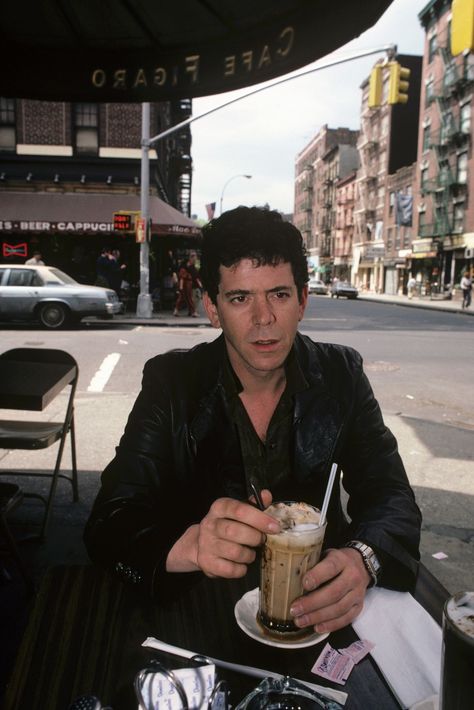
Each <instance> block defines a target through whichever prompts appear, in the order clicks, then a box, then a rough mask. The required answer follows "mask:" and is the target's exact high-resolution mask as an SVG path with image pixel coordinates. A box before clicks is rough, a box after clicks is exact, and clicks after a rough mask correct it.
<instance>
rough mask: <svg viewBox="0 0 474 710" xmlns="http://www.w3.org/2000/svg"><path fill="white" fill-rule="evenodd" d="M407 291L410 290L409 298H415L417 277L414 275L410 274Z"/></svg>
mask: <svg viewBox="0 0 474 710" xmlns="http://www.w3.org/2000/svg"><path fill="white" fill-rule="evenodd" d="M407 291H408V298H409V299H410V301H411V299H412V298H413V294H414V293H415V291H416V279H415V277H414V276H410V278H409V279H408V283H407Z"/></svg>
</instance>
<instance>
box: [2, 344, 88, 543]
mask: <svg viewBox="0 0 474 710" xmlns="http://www.w3.org/2000/svg"><path fill="white" fill-rule="evenodd" d="M78 377H79V368H78V365H77V362H76V361H75V359H74V358H73V357H72V355H69V353H67V352H65V351H63V350H49V349H42V348H15V349H14V350H8V351H7V352H5V353H3V354H1V355H0V408H1V409H18V410H26V411H42V410H44V409H45V408H46V407H47V406H48V404H49V403H50V402H52V401H53V400H54V399H55V398H56V397H57V396H58V395H59V394H60V393H61V392H62V391H63V390H64V389H65V388H66V387H67V386H69V387H70V392H69V399H68V404H67V407H66V413H65V415H64V419H63V420H62V421H59V422H48V421H23V420H1V421H0V448H1V449H11V450H14V449H23V450H25V449H28V450H36V449H45V448H48V447H49V446H52V444H54V443H55V442H58V441H59V446H58V452H57V456H56V462H55V465H54V470H53V472H52V473H44V472H39V471H25V470H21V471H10V470H8V471H6V470H2V471H0V475H9V476H38V477H43V478H47V479H50V484H49V490H48V491H47V492H45V495H41V494H39V493H29V492H26V491H24V492H23V495H24V496H25V498H38V499H39V500H41V501H42V503H43V504H44V506H45V510H44V515H43V519H42V522H41V529H40V533H39V535H38V537H39V538H40V539H44V538H45V537H46V532H47V528H48V525H49V521H50V518H51V513H52V507H53V501H54V495H55V492H56V487H57V483H58V479H59V478H65V479H66V480H68V481H69V482H70V484H71V486H72V493H73V500H74V501H78V500H79V486H78V477H77V465H76V441H75V434H74V394H75V391H76V386H77V380H78ZM68 433H69V434H70V444H71V458H72V475H71V476H69V475H67V474H64V473H60V468H61V460H62V455H63V451H64V445H65V443H66V437H67V434H68Z"/></svg>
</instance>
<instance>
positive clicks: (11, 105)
mask: <svg viewBox="0 0 474 710" xmlns="http://www.w3.org/2000/svg"><path fill="white" fill-rule="evenodd" d="M0 150H1V151H8V152H13V151H15V150H16V130H15V99H5V98H3V97H0Z"/></svg>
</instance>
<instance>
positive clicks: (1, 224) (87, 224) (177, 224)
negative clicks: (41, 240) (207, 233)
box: [0, 190, 201, 237]
mask: <svg viewBox="0 0 474 710" xmlns="http://www.w3.org/2000/svg"><path fill="white" fill-rule="evenodd" d="M139 210H140V198H139V197H138V196H136V195H117V194H109V195H108V194H106V193H104V194H98V193H90V194H88V193H46V192H13V191H10V190H8V191H7V190H5V191H2V192H0V234H3V235H4V236H5V234H7V233H18V232H20V233H21V232H24V233H26V232H48V231H51V232H64V233H73V232H79V233H101V232H102V233H105V232H112V231H113V214H114V212H120V211H130V212H135V211H139ZM149 210H150V212H149V214H150V217H151V220H152V233H154V234H161V235H184V236H192V237H198V236H200V234H201V230H200V228H199V227H198V226H197V224H196V223H195V222H194V221H193V220H192V219H189V217H187V216H186V215H184V214H182V213H181V212H179V211H178V210H176V209H175V208H174V207H171V205H168V204H167V203H166V202H163V200H160V198H159V197H156V196H150V204H149Z"/></svg>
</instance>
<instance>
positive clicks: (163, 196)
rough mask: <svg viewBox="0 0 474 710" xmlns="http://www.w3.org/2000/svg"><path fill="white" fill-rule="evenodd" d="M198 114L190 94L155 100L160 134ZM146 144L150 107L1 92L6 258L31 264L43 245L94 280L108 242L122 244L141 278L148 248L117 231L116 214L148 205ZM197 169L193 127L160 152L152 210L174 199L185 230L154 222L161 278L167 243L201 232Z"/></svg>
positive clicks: (50, 259) (0, 232) (50, 255)
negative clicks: (195, 217)
mask: <svg viewBox="0 0 474 710" xmlns="http://www.w3.org/2000/svg"><path fill="white" fill-rule="evenodd" d="M190 113H191V101H188V100H183V101H174V102H166V103H155V104H152V106H151V126H150V131H151V135H152V136H154V135H157V134H158V133H159V132H161V131H162V130H164V129H165V128H167V127H169V126H171V125H175V124H177V123H179V122H180V121H182V120H184V119H185V118H187V117H188V116H189V115H190ZM140 144H141V105H140V104H96V103H77V104H71V103H59V102H46V101H32V100H26V99H21V100H17V99H7V98H0V243H1V249H2V261H17V262H18V261H20V262H22V261H23V260H24V258H25V256H26V257H28V256H29V255H30V253H31V252H32V251H33V250H40V251H41V252H42V254H43V257H44V259H45V261H46V263H48V264H52V265H56V266H59V267H61V268H63V269H64V270H65V271H66V272H68V273H70V274H71V275H73V276H75V277H76V278H78V279H79V280H81V281H87V282H93V281H94V279H95V262H96V259H97V255H98V253H99V251H100V249H101V247H103V246H105V245H106V246H111V247H118V248H119V249H120V251H121V252H122V259H123V261H124V262H125V263H127V265H128V269H127V278H128V279H129V280H130V281H132V282H134V281H136V280H137V278H138V247H137V245H136V243H135V238H134V236H123V235H119V234H118V233H115V232H114V231H113V212H114V211H119V210H120V209H128V210H139V208H140V198H139V194H140V157H141V150H140ZM191 171H192V160H191V134H190V130H189V128H185V129H183V130H182V131H180V132H178V133H177V134H172V135H171V136H170V137H169V138H168V139H166V140H163V141H160V142H159V143H158V144H157V152H156V153H155V152H154V151H151V152H150V187H151V189H150V194H151V197H150V214H151V216H152V217H154V215H156V214H157V213H158V211H159V210H158V205H159V204H162V203H163V202H166V203H167V204H168V205H171V206H173V207H175V208H176V209H177V210H178V211H179V212H180V213H182V220H181V221H182V225H181V226H182V227H183V229H182V230H181V232H180V230H179V229H178V230H176V231H175V233H174V234H173V235H171V234H163V233H161V234H159V232H160V225H159V224H158V223H157V222H155V221H154V222H153V226H152V235H153V236H152V239H151V245H150V246H151V257H152V258H151V265H152V272H151V275H152V277H153V275H155V276H157V275H158V273H159V271H160V270H162V269H163V268H164V262H165V260H166V254H167V249H169V248H174V247H180V246H184V245H185V243H186V242H185V241H182V240H181V241H180V234H182V233H184V234H192V233H194V231H195V230H194V226H193V222H192V221H191V220H190V219H189V213H190V200H191V174H192V173H191ZM155 203H156V204H155ZM165 207H166V206H165ZM167 214H168V215H169V214H171V213H170V212H168V213H167ZM162 231H163V230H162ZM196 231H197V230H196ZM176 235H178V237H177V236H176Z"/></svg>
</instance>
